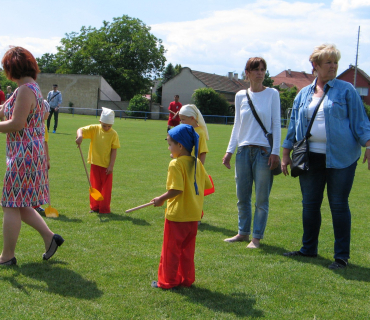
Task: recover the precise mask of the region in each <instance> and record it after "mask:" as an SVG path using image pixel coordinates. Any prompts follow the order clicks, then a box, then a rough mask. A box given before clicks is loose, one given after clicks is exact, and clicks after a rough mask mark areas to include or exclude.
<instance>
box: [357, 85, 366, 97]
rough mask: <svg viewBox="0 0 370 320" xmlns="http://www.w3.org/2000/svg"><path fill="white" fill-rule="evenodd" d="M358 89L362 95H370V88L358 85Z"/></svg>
mask: <svg viewBox="0 0 370 320" xmlns="http://www.w3.org/2000/svg"><path fill="white" fill-rule="evenodd" d="M356 90H357V92H358V93H359V95H360V96H361V97H367V96H368V95H369V88H364V87H357V88H356Z"/></svg>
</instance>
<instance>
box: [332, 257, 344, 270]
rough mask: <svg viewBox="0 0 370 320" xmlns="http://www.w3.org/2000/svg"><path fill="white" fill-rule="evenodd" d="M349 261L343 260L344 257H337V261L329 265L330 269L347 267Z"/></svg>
mask: <svg viewBox="0 0 370 320" xmlns="http://www.w3.org/2000/svg"><path fill="white" fill-rule="evenodd" d="M347 265H348V261H346V260H343V259H335V261H334V262H333V263H332V264H331V265H329V267H328V268H329V269H331V270H337V269H344V268H345V267H347Z"/></svg>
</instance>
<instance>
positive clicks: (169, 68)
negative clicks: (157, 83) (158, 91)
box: [161, 63, 176, 85]
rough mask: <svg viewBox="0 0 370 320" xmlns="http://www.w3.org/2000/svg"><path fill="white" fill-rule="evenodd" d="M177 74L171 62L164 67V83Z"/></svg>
mask: <svg viewBox="0 0 370 320" xmlns="http://www.w3.org/2000/svg"><path fill="white" fill-rule="evenodd" d="M175 75H176V72H175V68H174V67H173V65H172V63H169V64H168V65H167V67H166V69H164V71H163V74H162V84H161V85H164V84H165V83H166V82H167V81H168V80H171V79H172V78H173V77H174V76H175Z"/></svg>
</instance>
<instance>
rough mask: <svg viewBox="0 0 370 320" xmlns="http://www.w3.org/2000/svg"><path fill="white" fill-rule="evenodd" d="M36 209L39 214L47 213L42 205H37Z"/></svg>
mask: <svg viewBox="0 0 370 320" xmlns="http://www.w3.org/2000/svg"><path fill="white" fill-rule="evenodd" d="M35 210H36V211H37V212H38V213H39V214H45V210H44V209H43V208H42V207H36V208H35Z"/></svg>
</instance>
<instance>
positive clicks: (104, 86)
mask: <svg viewBox="0 0 370 320" xmlns="http://www.w3.org/2000/svg"><path fill="white" fill-rule="evenodd" d="M100 79H101V83H100V90H101V92H100V100H103V101H121V97H120V96H119V95H118V93H117V92H116V91H114V89H113V88H112V87H111V86H110V85H109V83H108V82H107V81H106V80H105V79H104V78H103V77H101V78H100Z"/></svg>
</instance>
